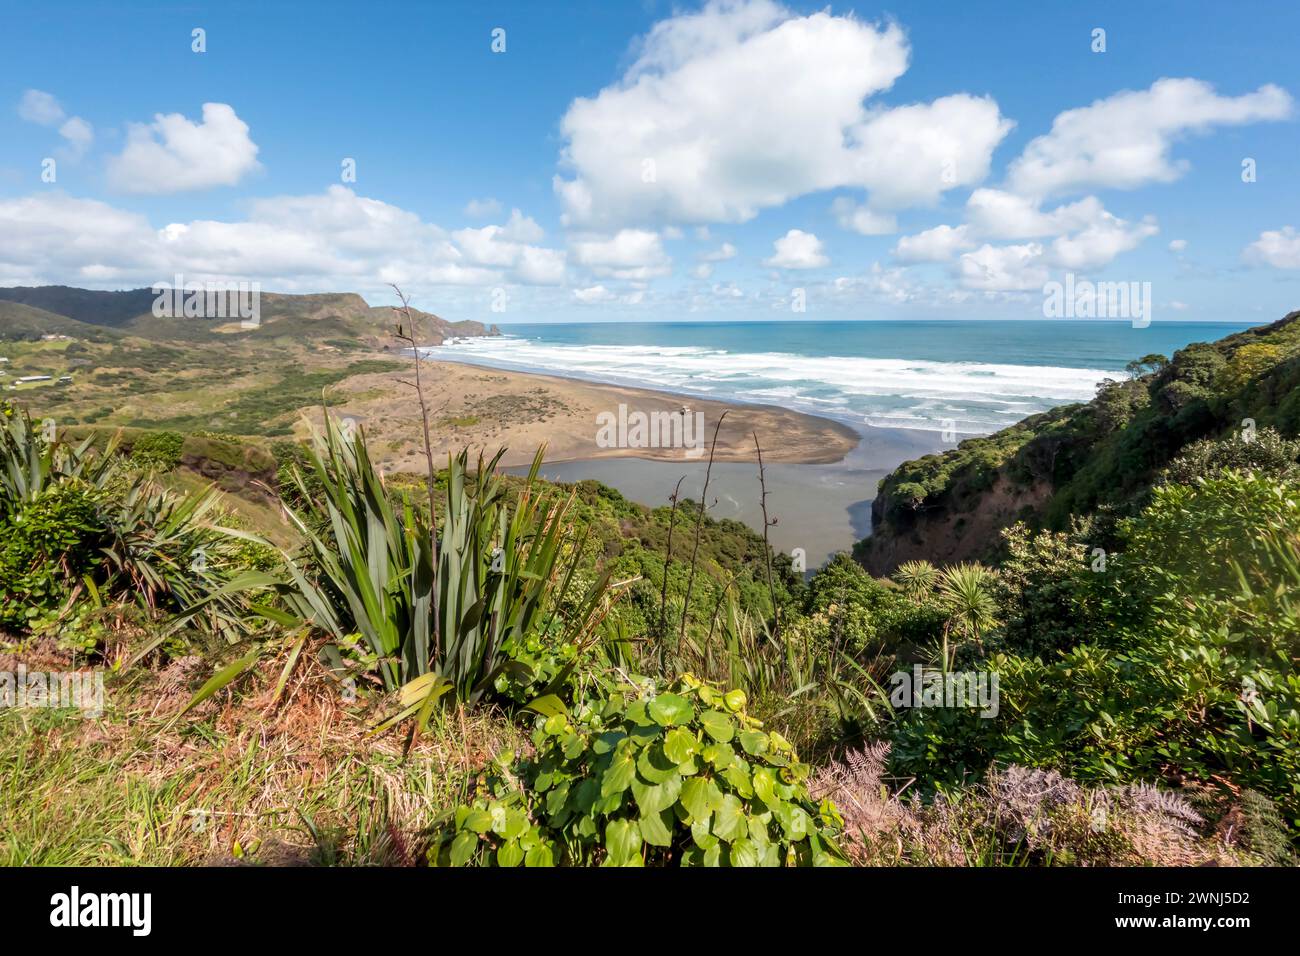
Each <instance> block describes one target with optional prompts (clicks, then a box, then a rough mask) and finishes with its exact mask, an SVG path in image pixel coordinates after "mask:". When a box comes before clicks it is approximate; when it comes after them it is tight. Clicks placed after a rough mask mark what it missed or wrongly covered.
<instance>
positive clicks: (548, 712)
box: [524, 694, 566, 717]
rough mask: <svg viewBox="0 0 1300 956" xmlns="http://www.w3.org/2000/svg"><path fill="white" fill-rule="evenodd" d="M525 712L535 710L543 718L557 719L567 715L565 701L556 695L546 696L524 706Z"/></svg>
mask: <svg viewBox="0 0 1300 956" xmlns="http://www.w3.org/2000/svg"><path fill="white" fill-rule="evenodd" d="M524 710H533V711H536V712H537V713H539V714H541V715H542V716H543V717H555V716H557V715H563V714H564V713H566V711H565V707H564V701H562V700H561V699H560V698H559V697H558V696H556V695H555V694H544V695H542V696H541V697H538V698H537V699H535V700H532V701H529V702H528V703H527V704H524Z"/></svg>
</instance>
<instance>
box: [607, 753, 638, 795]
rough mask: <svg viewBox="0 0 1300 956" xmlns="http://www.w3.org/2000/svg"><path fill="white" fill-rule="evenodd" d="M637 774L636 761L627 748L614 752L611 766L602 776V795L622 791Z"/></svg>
mask: <svg viewBox="0 0 1300 956" xmlns="http://www.w3.org/2000/svg"><path fill="white" fill-rule="evenodd" d="M635 776H636V761H635V760H633V759H632V754H631V753H629V752H628V751H627V750H626V749H624V750H623V752H622V753H616V754H614V759H613V761H612V762H611V763H610V765H609V768H608V769H607V770H606V771H605V772H604V773H603V774H602V775H601V777H600V795H601V797H602V799H603V798H607V797H610V796H613V795H614V794H619V793H622V792H623V791H624V790H626V789H627V788H628V787H629V786H631V784H632V778H633V777H635Z"/></svg>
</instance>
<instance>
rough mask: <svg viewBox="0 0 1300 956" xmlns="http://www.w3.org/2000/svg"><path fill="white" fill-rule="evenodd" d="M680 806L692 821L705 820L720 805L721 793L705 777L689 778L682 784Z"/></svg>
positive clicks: (716, 786) (715, 785)
mask: <svg viewBox="0 0 1300 956" xmlns="http://www.w3.org/2000/svg"><path fill="white" fill-rule="evenodd" d="M681 804H682V807H683V808H685V810H686V812H687V813H689V814H690V815H691V819H692V820H707V819H708V818H709V814H711V813H712V812H713V811H714V810H715V809H717V808H718V807H719V806H721V805H722V791H721V790H719V789H718V785H717V784H716V783H714V782H713V780H711V779H709V778H707V777H691V778H690V779H689V780H686V781H685V782H683V783H682V795H681Z"/></svg>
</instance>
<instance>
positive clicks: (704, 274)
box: [691, 262, 713, 279]
mask: <svg viewBox="0 0 1300 956" xmlns="http://www.w3.org/2000/svg"><path fill="white" fill-rule="evenodd" d="M691 275H693V276H695V278H697V279H708V278H710V277H712V275H713V266H711V265H710V264H709V263H707V262H701V263H700V264H699V265H698V266H696V267H695V268H694V269H692V270H691Z"/></svg>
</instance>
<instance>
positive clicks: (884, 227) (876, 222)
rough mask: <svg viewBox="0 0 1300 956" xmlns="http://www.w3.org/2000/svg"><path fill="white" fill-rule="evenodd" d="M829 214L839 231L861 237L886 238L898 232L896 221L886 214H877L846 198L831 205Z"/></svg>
mask: <svg viewBox="0 0 1300 956" xmlns="http://www.w3.org/2000/svg"><path fill="white" fill-rule="evenodd" d="M831 212H832V213H834V214H835V219H836V221H837V222H838V223H839V224H840V228H841V229H847V230H849V231H850V232H856V233H858V234H859V235H862V236H887V235H890V234H892V233H895V232H898V219H897V218H895V217H894V216H893V215H890V214H888V213H879V212H875V211H874V210H872V209H870V208H869V207H867V206H861V205H859V204H858V203H855V202H854V201H853V200H852V199H850V198H849V197H848V196H840V197H839V198H837V199H836V200H835V201H834V202H833V203H831Z"/></svg>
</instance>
